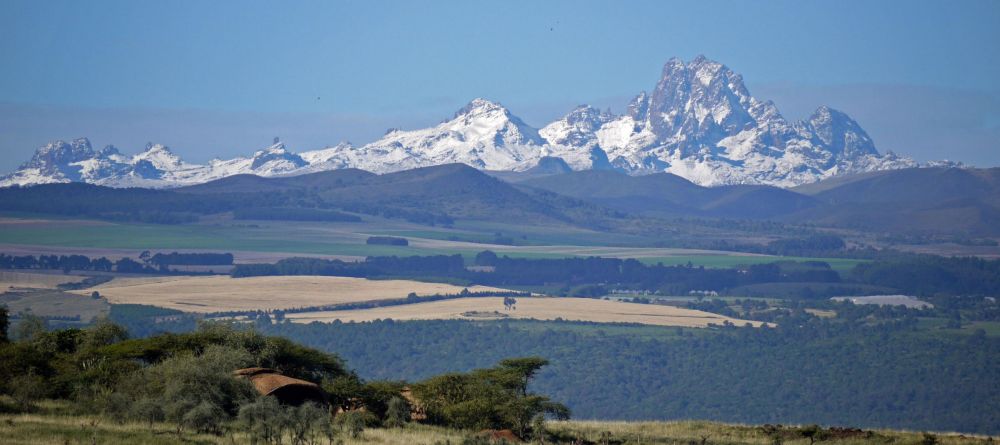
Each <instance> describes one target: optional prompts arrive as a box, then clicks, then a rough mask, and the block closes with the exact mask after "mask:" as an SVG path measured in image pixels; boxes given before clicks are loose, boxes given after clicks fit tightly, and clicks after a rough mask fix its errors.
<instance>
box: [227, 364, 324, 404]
mask: <svg viewBox="0 0 1000 445" xmlns="http://www.w3.org/2000/svg"><path fill="white" fill-rule="evenodd" d="M233 375H235V376H237V377H244V378H246V379H248V380H250V383H251V384H253V387H254V388H256V389H257V392H258V393H260V394H261V395H265V396H270V395H273V396H275V397H277V398H278V399H279V400H281V401H283V402H285V401H289V402H292V403H293V404H298V401H300V400H306V399H308V400H314V401H324V400H325V399H326V393H324V392H323V389H322V388H320V387H319V385H317V384H315V383H312V382H307V381H305V380H299V379H296V378H292V377H288V376H286V375H281V374H280V373H279V372H278V371H275V370H273V369H269V368H244V369H237V370H236V371H233Z"/></svg>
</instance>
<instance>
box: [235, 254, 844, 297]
mask: <svg viewBox="0 0 1000 445" xmlns="http://www.w3.org/2000/svg"><path fill="white" fill-rule="evenodd" d="M476 265H479V266H489V267H490V268H491V270H489V271H482V270H469V269H467V268H466V267H465V261H464V259H463V258H462V256H461V255H451V256H445V255H436V256H410V257H396V256H388V257H385V256H383V257H368V258H366V259H365V261H363V262H345V261H340V260H324V259H315V258H289V259H286V260H281V261H278V262H277V263H274V264H240V265H237V266H236V268H234V269H233V271H232V272H231V274H232V276H233V277H249V276H261V275H331V276H348V277H367V278H379V277H409V278H427V279H430V278H437V279H442V278H444V279H453V280H457V281H462V282H468V283H476V284H483V285H493V286H505V285H506V286H537V285H546V284H552V283H558V284H561V285H565V286H569V287H574V286H584V285H600V286H601V287H599V288H594V289H597V290H598V291H599V292H598V293H597V294H594V295H593V296H599V295H598V294H600V295H603V293H601V292H604V293H606V289H605V288H604V287H605V286H620V287H627V288H635V289H653V290H662V291H664V292H670V293H677V292H681V293H686V292H688V291H690V290H716V291H721V290H724V289H727V288H731V287H736V286H741V285H745V284H754V283H770V282H785V281H787V282H799V281H813V282H838V281H840V276H839V275H838V274H837V272H835V271H833V270H831V269H830V268H829V266H828V265H826V264H825V263H813V264H811V265H809V267H787V268H783V267H782V266H781V265H779V264H760V265H753V266H748V267H745V268H731V269H712V268H705V267H693V266H665V265H662V264H656V265H647V264H644V263H642V262H640V261H637V260H634V259H625V260H623V259H618V258H600V257H589V258H562V259H527V258H509V257H506V256H504V257H498V256H497V255H496V254H494V253H492V252H489V251H486V252H482V253H480V254H479V255H477V256H476ZM577 290H578V292H576V293H575V294H577V295H584V296H586V295H588V293H587V291H586V289H583V288H579V289H577Z"/></svg>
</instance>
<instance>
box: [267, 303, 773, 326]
mask: <svg viewBox="0 0 1000 445" xmlns="http://www.w3.org/2000/svg"><path fill="white" fill-rule="evenodd" d="M493 311H497V312H500V313H502V314H505V315H507V317H510V318H532V319H536V320H554V319H556V318H562V319H563V320H573V321H592V322H599V323H641V324H649V325H660V326H684V327H705V326H706V325H708V324H709V323H715V324H722V323H723V322H725V321H730V322H732V323H735V324H737V325H743V324H745V323H748V322H747V321H745V320H737V319H733V318H727V317H723V316H721V315H717V314H711V313H708V312H702V311H695V310H690V309H681V308H678V307H673V306H662V305H655V304H637V303H624V302H618V301H608V300H597V299H591V298H547V297H531V298H526V297H521V298H518V299H517V309H516V310H509V311H508V310H504V307H503V298H500V297H478V298H455V299H450V300H441V301H433V302H428V303H417V304H406V305H399V306H386V307H380V308H373V309H359V310H349V311H325V312H304V313H298V314H289V315H287V317H288V318H289V319H291V320H292V321H294V322H299V323H309V322H312V321H333V320H341V321H345V322H347V321H356V322H362V321H372V320H378V319H387V318H391V319H393V320H432V319H476V320H482V319H483V318H484V313H489V312H493ZM467 313H468V314H467ZM749 323H752V324H753V325H754V326H759V325H760V324H761V323H760V322H756V321H754V322H749Z"/></svg>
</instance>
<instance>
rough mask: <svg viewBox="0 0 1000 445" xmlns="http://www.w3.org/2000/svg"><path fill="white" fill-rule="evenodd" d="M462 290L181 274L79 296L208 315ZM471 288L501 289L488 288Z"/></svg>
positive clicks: (124, 281) (114, 284)
mask: <svg viewBox="0 0 1000 445" xmlns="http://www.w3.org/2000/svg"><path fill="white" fill-rule="evenodd" d="M462 289H465V288H463V287H461V286H454V285H451V284H441V283H423V282H419V281H409V280H367V279H364V278H349V277H320V276H275V277H249V278H231V277H228V276H201V277H191V276H176V277H152V278H115V279H114V280H111V281H109V282H107V283H104V284H102V285H100V286H97V287H92V288H88V289H85V290H80V291H73V292H74V293H77V294H80V295H90V293H91V292H93V291H95V290H96V291H98V292H100V294H101V296H103V297H104V298H106V299H107V300H108V302H110V303H113V304H146V305H151V306H159V307H165V308H170V309H177V310H181V311H186V312H202V313H204V312H224V311H245V310H257V309H260V310H274V309H288V308H295V307H305V306H323V305H331V304H341V303H356V302H360V301H371V300H385V299H393V298H404V297H406V295H407V294H409V293H410V292H416V293H417V295H432V294H457V293H459V292H461V291H462ZM468 289H469V290H470V291H488V290H497V289H496V288H491V287H484V286H470V287H469V288H468Z"/></svg>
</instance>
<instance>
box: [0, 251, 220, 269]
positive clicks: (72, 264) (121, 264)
mask: <svg viewBox="0 0 1000 445" xmlns="http://www.w3.org/2000/svg"><path fill="white" fill-rule="evenodd" d="M140 259H141V260H142V261H136V260H133V259H132V258H128V257H123V258H120V259H118V260H116V261H111V260H109V259H107V258H105V257H100V258H90V257H87V256H85V255H39V256H35V255H6V254H3V253H0V269H42V270H62V271H64V272H69V271H72V270H80V271H94V272H121V273H173V272H172V271H170V270H169V266H172V265H229V264H233V254H231V253H177V252H173V253H169V254H161V253H158V254H155V255H153V256H149V252H143V255H141V256H140Z"/></svg>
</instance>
